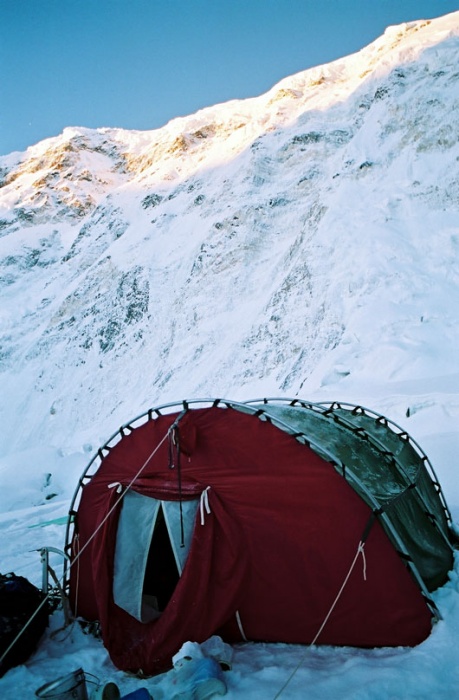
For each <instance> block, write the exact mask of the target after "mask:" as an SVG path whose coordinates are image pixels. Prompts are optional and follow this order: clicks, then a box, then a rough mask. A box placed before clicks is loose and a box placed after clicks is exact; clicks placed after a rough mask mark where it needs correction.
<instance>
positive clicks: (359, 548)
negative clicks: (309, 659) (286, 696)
mask: <svg viewBox="0 0 459 700" xmlns="http://www.w3.org/2000/svg"><path fill="white" fill-rule="evenodd" d="M376 516H377V512H374V511H373V512H372V513H371V515H370V518H369V520H368V522H367V524H366V526H365V529H364V531H363V534H362V537H361V538H360V540H359V543H358V545H357V550H356V552H355V555H354V559H353V560H352V563H351V565H350V567H349V570H348V572H347V574H346V576H345V577H344V581H343V583H342V584H341V588H340V589H339V591H338V593H337V595H336V597H335V600H334V601H333V603H332V604H331V606H330V609H329V611H328V613H327V614H326V616H325V618H324V621H323V622H322V624H321V626H320V628H319V630H318V631H317V633H316V635H315V637H314V639H313V640H312V642H311V644H310V645H309V646H311V647H312V646H314V644H316V643H317V640H318V639H319V637H320V635H321V634H322V632H323V629H324V627H325V625H326V624H327V622H328V620H329V619H330V616H331V614H332V613H333V610H334V609H335V608H336V605H337V603H338V601H339V599H340V598H341V595H342V593H343V591H344V589H345V588H346V585H347V583H348V581H349V579H350V577H351V574H352V572H353V571H354V569H355V566H356V564H357V561H358V559H359V557H360V556H361V557H362V576H363V580H364V581H366V580H367V560H366V557H365V543H366V540H367V538H368V535H369V534H370V530H371V528H372V527H373V523H374V522H375V519H376ZM305 659H306V654H304V655H303V656H302V657H301V659H300V660H299V662H298V664H297V665H296V667H295V668H294V669H293V671H292V673H291V674H290V676H289V677H288V678H287V680H286V682H285V683H284V685H283V686H282V688H281V689H280V690H279V691H278V692H277V693H276V695H275V696H274V698H273V700H277V698H279V697H280V696H281V695H282V693H283V692H284V690H285V689H286V687H287V686H288V684H289V683H290V681H291V680H292V679H293V677H294V676H295V674H296V673H297V672H298V671H299V670H300V668H301V666H302V665H303V663H304V662H305Z"/></svg>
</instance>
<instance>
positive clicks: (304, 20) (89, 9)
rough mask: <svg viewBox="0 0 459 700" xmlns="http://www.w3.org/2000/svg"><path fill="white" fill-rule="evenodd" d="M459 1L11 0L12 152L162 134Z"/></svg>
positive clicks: (4, 40)
mask: <svg viewBox="0 0 459 700" xmlns="http://www.w3.org/2000/svg"><path fill="white" fill-rule="evenodd" d="M455 10H459V1H458V0H456V1H452V0H314V1H312V0H0V154H1V155H3V154H6V153H10V152H11V151H14V150H25V149H26V148H27V147H28V146H30V145H33V144H34V143H36V142H37V141H40V140H41V139H44V138H47V137H49V136H57V135H58V134H59V133H61V131H62V130H63V129H64V128H65V127H66V126H86V127H105V126H109V127H122V128H126V129H154V128H157V127H160V126H162V125H163V124H165V123H166V122H168V121H169V120H170V119H172V118H174V117H177V116H183V115H186V114H191V113H193V112H195V111H197V110H198V109H200V108H202V107H206V106H209V105H213V104H216V103H219V102H225V101H227V100H230V99H240V98H244V97H255V96H256V95H259V94H261V93H263V92H265V91H267V90H269V88H271V87H272V86H273V85H274V84H275V83H277V82H278V81H279V80H281V79H282V78H285V77H286V76H288V75H292V74H293V73H297V72H298V71H302V70H306V69H307V68H310V67H312V66H315V65H320V64H322V63H327V62H329V61H332V60H334V59H336V58H340V57H342V56H346V55H348V54H350V53H353V52H355V51H358V50H359V49H361V48H363V47H364V46H366V45H367V44H369V43H370V42H371V41H373V40H374V39H376V38H377V37H378V36H380V35H381V34H382V33H383V31H384V29H385V28H386V27H387V26H389V25H391V24H399V23H401V22H404V21H410V20H414V19H426V18H432V17H438V16H440V15H443V14H446V13H449V12H453V11H455Z"/></svg>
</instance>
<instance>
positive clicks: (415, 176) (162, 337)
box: [0, 12, 459, 700]
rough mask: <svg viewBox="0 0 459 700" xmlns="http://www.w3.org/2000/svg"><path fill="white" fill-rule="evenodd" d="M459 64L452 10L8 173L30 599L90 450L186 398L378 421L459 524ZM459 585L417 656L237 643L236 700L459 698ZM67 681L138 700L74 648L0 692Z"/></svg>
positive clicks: (2, 421) (18, 455) (10, 335)
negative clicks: (273, 403) (247, 95)
mask: <svg viewBox="0 0 459 700" xmlns="http://www.w3.org/2000/svg"><path fill="white" fill-rule="evenodd" d="M458 66H459V12H458V13H454V14H452V15H448V16H446V17H443V18H439V19H437V20H433V21H431V22H423V21H420V22H414V23H410V24H406V25H401V26H398V27H391V28H389V29H388V30H387V31H386V32H385V34H384V35H383V36H382V37H381V38H380V39H378V40H377V41H375V42H374V43H373V44H371V45H370V46H368V47H367V48H365V49H363V50H362V51H360V52H359V53H357V54H355V55H353V56H349V57H347V58H344V59H342V60H339V61H335V62H333V63H331V64H328V65H325V66H320V67H317V68H314V69H312V70H308V71H305V72H302V73H299V74H297V75H294V76H292V77H289V78H286V79H285V80H283V81H282V82H281V83H279V84H278V85H276V86H275V87H273V89H272V90H270V91H269V92H268V93H267V94H265V95H262V96H260V97H256V98H254V99H250V100H244V101H233V102H229V103H227V104H223V105H217V106H215V107H212V108H208V109H205V110H202V111H200V112H198V113H197V114H195V115H191V116H189V117H186V118H181V119H176V120H174V121H172V122H170V123H169V124H167V125H166V126H165V127H163V128H162V129H158V130H155V131H150V132H128V131H123V130H115V129H98V130H89V129H84V128H68V129H66V130H65V131H64V132H63V134H61V135H60V136H58V137H56V138H52V139H48V140H46V141H43V142H41V143H39V144H37V145H35V146H32V147H30V148H29V149H28V150H27V151H26V152H24V153H12V154H11V155H9V156H7V157H4V158H1V159H0V184H1V186H0V280H1V282H0V479H1V485H2V489H1V491H0V531H1V537H0V543H1V544H0V548H1V549H0V551H1V562H2V564H1V570H2V571H9V570H15V571H16V572H17V573H20V574H23V575H25V576H27V577H29V578H30V579H31V580H33V581H34V582H35V583H37V584H39V583H40V569H39V565H38V556H37V553H36V552H34V551H33V550H34V549H37V548H38V547H40V546H43V544H48V545H52V546H55V547H62V546H63V528H62V525H60V522H61V520H60V519H61V518H63V516H65V515H66V513H67V511H68V503H69V499H70V495H71V494H72V492H73V490H74V488H75V486H76V483H77V479H78V476H79V474H80V472H81V470H82V468H83V466H84V465H85V463H86V461H88V459H89V453H91V452H92V451H93V450H95V449H96V448H97V447H98V446H99V445H100V444H101V443H102V442H103V441H104V440H106V439H107V438H108V437H109V436H110V435H111V434H112V433H113V432H114V431H115V430H116V429H117V428H118V426H119V425H120V424H121V423H124V422H125V421H128V420H130V419H131V418H132V417H133V416H136V415H138V414H139V413H141V412H142V411H143V410H145V409H146V408H148V407H149V406H152V405H155V404H158V403H163V402H167V401H169V400H179V399H182V398H191V397H202V396H226V397H229V398H233V399H243V398H246V399H248V398H254V397H256V396H261V395H271V396H272V395H283V396H285V395H286V396H300V397H303V398H308V399H315V400H320V399H341V400H349V401H352V402H355V403H363V404H366V405H369V406H370V407H371V408H373V409H375V410H379V411H380V412H382V413H385V414H386V415H388V416H389V417H390V418H391V419H393V420H395V421H397V422H398V423H401V424H402V425H403V426H404V427H405V428H406V429H407V430H408V432H410V433H411V434H412V435H413V436H414V437H415V438H416V439H418V440H419V442H420V443H421V446H422V447H423V448H424V450H425V451H426V452H427V454H428V455H429V457H430V459H431V461H432V463H433V464H434V467H435V469H436V471H437V473H438V474H439V476H440V481H441V482H442V484H443V488H444V492H445V495H446V498H447V501H448V503H449V505H450V507H451V510H452V513H453V516H454V518H455V520H457V519H458V518H459V480H458V478H457V465H456V463H457V454H458V452H459V430H458V416H459V363H458V359H457V358H458V353H457V348H458V346H459V211H458V210H459V121H458V116H457V115H458V114H459V111H458V109H459V68H458ZM49 521H53V522H52V524H48V525H46V523H47V522H49ZM39 525H46V527H39ZM458 580H459V579H458V571H457V566H456V570H455V572H453V573H452V575H451V581H450V582H449V583H448V584H447V586H446V587H444V588H443V589H442V590H440V591H438V592H437V593H436V594H435V595H436V602H437V604H438V606H439V608H440V610H441V611H442V614H443V616H444V621H443V622H441V623H439V624H438V625H437V626H436V628H435V630H434V632H433V634H432V635H431V637H430V638H429V639H428V640H427V641H426V642H425V643H424V645H422V646H421V647H419V648H417V649H414V650H391V651H388V650H376V651H375V650H366V651H364V652H356V651H355V650H340V651H337V650H327V649H313V650H309V651H306V652H305V651H304V649H300V648H296V649H293V650H292V648H289V647H285V646H283V645H282V646H277V647H272V646H271V647H264V646H263V645H259V646H255V645H253V646H251V647H250V646H249V647H244V648H242V649H241V650H240V651H238V652H237V656H236V663H235V667H234V671H233V672H232V674H231V675H230V676H228V679H229V680H228V682H229V693H228V698H242V697H244V698H258V697H271V696H272V697H274V695H275V693H276V692H277V691H278V689H279V688H280V687H282V685H283V684H284V682H285V681H286V680H287V678H288V676H289V675H290V673H291V672H292V670H293V669H294V668H295V666H296V665H297V663H298V660H299V659H300V658H304V659H305V661H304V664H303V667H302V668H301V670H300V672H299V673H298V674H297V676H296V678H295V682H294V683H292V685H291V686H289V689H288V691H287V692H286V693H285V694H284V695H283V697H289V698H300V697H303V696H304V688H305V687H307V688H308V693H309V694H310V696H311V697H335V696H339V697H340V698H343V700H344V699H345V698H349V700H350V699H351V698H352V699H354V698H356V697H359V698H360V699H361V700H374V698H375V697H376V696H377V697H378V698H381V700H389V698H394V697H400V689H401V688H403V689H404V697H406V698H412V699H414V698H416V700H424V699H425V700H427V699H429V700H430V699H431V698H432V697H436V698H442V699H443V698H444V700H446V698H448V699H449V698H451V697H454V693H455V692H457V683H458V681H459V677H458V674H457V652H456V647H455V643H454V638H455V636H457V630H458V628H459V623H458V621H459V602H458V600H459V599H458V595H457V594H458V590H459V589H458ZM52 624H53V627H56V626H58V624H59V621H57V622H56V620H54V621H53V623H52ZM305 653H306V654H307V656H306V657H305V656H304V655H305ZM78 666H84V668H85V670H86V671H88V672H93V673H96V674H99V675H102V676H107V675H108V676H111V677H113V678H116V680H117V682H119V683H120V685H121V686H122V687H123V688H124V690H125V691H127V690H131V689H134V687H136V686H135V679H129V678H126V677H125V676H123V675H122V674H119V673H118V674H117V672H116V670H115V669H114V668H113V667H112V666H111V664H110V662H109V660H108V659H107V657H106V655H105V652H104V651H103V649H102V648H101V647H100V645H98V642H96V640H92V639H89V638H87V637H85V636H84V635H82V633H80V632H78V630H74V631H73V632H72V634H71V635H70V637H69V638H68V640H67V641H66V643H61V642H60V641H55V640H53V639H52V638H51V636H50V635H48V637H47V640H46V643H45V644H44V645H43V646H42V647H41V648H40V650H39V652H38V653H37V655H36V656H35V657H34V658H33V659H32V661H31V663H30V664H29V665H28V666H27V667H26V668H22V669H14V670H12V671H10V672H9V674H7V676H6V677H5V678H3V679H2V680H1V681H0V683H1V691H2V697H5V698H11V699H13V698H15V697H16V696H17V691H18V688H21V690H22V692H23V694H27V692H28V693H29V695H30V696H32V695H33V692H34V690H35V689H36V688H37V687H38V686H40V685H41V684H42V683H44V682H45V681H47V680H48V681H49V680H52V679H53V678H56V677H57V676H59V675H61V674H62V673H65V672H70V671H72V670H74V669H75V668H77V667H78ZM335 671H336V673H335ZM376 690H377V693H376ZM314 693H315V694H314Z"/></svg>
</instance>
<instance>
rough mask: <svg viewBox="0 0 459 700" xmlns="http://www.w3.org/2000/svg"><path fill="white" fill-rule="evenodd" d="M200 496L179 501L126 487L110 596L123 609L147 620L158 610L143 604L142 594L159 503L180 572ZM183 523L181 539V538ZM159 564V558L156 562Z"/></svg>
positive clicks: (186, 554) (180, 572)
mask: <svg viewBox="0 0 459 700" xmlns="http://www.w3.org/2000/svg"><path fill="white" fill-rule="evenodd" d="M198 506H199V499H197V500H193V501H183V502H182V513H181V514H180V503H179V502H177V501H158V500H156V499H155V498H149V497H148V496H143V495H141V494H140V493H136V492H135V491H131V490H129V491H128V492H127V493H126V494H125V495H124V497H123V504H122V508H121V513H120V518H119V521H118V531H117V536H116V548H115V562H114V573H113V599H114V601H115V603H116V604H117V605H118V606H119V607H120V608H123V610H125V611H126V612H128V613H129V614H130V615H132V616H133V617H135V618H136V620H139V621H140V622H148V621H150V620H152V619H154V617H157V616H158V615H159V614H160V613H159V612H158V611H155V610H154V609H153V608H152V607H151V606H149V605H146V604H145V603H146V601H145V596H144V595H143V586H144V580H145V572H146V567H147V561H148V553H149V550H150V544H151V540H152V537H153V532H154V529H155V525H156V520H157V517H158V513H159V509H160V508H161V507H162V509H163V513H164V520H165V522H166V527H167V530H168V533H169V538H170V542H171V546H172V551H173V552H174V557H175V561H176V564H177V569H178V572H179V574H180V575H181V574H182V571H183V568H184V566H185V562H186V559H187V557H188V552H189V550H190V545H191V538H192V536H193V530H194V522H195V519H196V511H197V509H198ZM182 524H183V541H182ZM157 565H158V566H159V567H160V566H161V561H160V560H159V561H158V562H157Z"/></svg>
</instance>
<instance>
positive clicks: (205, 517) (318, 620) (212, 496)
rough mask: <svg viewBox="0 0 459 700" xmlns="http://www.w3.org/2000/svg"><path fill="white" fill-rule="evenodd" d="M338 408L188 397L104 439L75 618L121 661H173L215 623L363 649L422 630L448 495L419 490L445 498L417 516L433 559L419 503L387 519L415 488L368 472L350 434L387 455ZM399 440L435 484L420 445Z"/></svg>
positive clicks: (444, 542) (84, 504) (383, 457)
mask: <svg viewBox="0 0 459 700" xmlns="http://www.w3.org/2000/svg"><path fill="white" fill-rule="evenodd" d="M279 405H280V408H281V413H279ZM336 406H338V409H336V408H334V407H333V406H332V407H331V408H330V407H328V408H327V407H318V406H314V405H313V404H304V403H299V402H296V401H293V402H290V403H287V404H284V403H282V402H281V404H279V402H277V403H276V402H272V404H270V403H269V402H265V403H264V404H237V403H235V402H228V401H223V402H222V401H215V402H213V403H211V404H210V405H208V404H204V406H203V407H202V406H201V404H198V407H194V406H193V402H183V404H181V405H180V407H179V409H177V407H172V408H168V409H167V410H166V411H165V410H164V408H162V409H161V410H160V409H155V410H151V411H149V412H148V413H147V414H145V416H142V417H141V421H140V422H141V424H140V425H134V424H135V423H136V421H137V422H139V419H136V420H135V421H133V422H132V423H131V424H128V425H126V426H124V427H123V428H122V429H121V431H120V433H119V434H117V436H116V437H114V438H112V439H111V441H109V443H107V445H106V446H105V447H104V448H102V449H101V450H100V451H99V453H98V456H97V459H94V460H93V461H92V462H91V463H90V465H89V467H88V469H87V471H86V473H85V474H84V476H83V479H82V488H81V489H79V491H78V496H77V497H78V498H79V505H78V510H77V513H76V518H75V520H76V523H75V529H74V531H73V534H72V537H71V547H70V548H71V553H72V566H71V569H70V593H71V599H72V604H73V607H74V611H75V613H76V614H77V615H78V616H82V617H83V618H85V619H87V620H99V621H100V624H101V631H102V636H103V640H104V644H105V645H106V647H107V649H108V651H109V653H110V656H111V658H112V660H113V662H114V663H115V665H116V666H117V667H118V668H121V669H124V670H130V671H138V670H139V669H141V670H142V671H143V672H144V673H146V674H152V673H155V672H158V671H161V670H164V669H165V668H167V667H168V666H169V665H170V662H171V657H172V656H173V654H175V653H176V652H177V650H178V649H179V648H180V647H181V645H182V644H183V643H184V642H185V641H187V640H193V641H197V642H202V641H204V640H206V639H207V638H209V637H210V636H211V635H213V634H219V635H221V636H222V637H223V638H224V639H225V640H226V641H230V642H240V641H243V640H250V641H265V642H266V641H268V642H291V643H304V644H310V643H312V642H314V643H320V644H333V645H335V644H336V645H354V646H360V647H362V646H363V647H372V646H383V645H384V646H385V645H397V646H398V645H415V644H418V643H419V642H421V641H422V640H423V639H425V638H426V636H427V635H428V634H429V633H430V629H431V622H432V616H433V615H434V616H435V613H436V611H435V606H434V604H433V603H432V601H431V600H430V597H429V590H431V589H433V588H434V587H436V586H437V585H439V584H440V583H442V582H443V581H444V580H445V578H446V576H447V572H448V569H449V568H450V567H451V565H452V554H451V546H450V545H449V543H448V517H449V515H448V512H447V509H446V507H445V505H444V503H443V502H441V492H439V490H437V489H435V488H433V487H432V488H430V486H429V488H428V489H427V496H426V495H425V494H422V493H421V495H422V497H423V499H424V502H425V499H426V498H427V499H430V500H431V501H432V502H433V499H435V500H436V501H438V504H439V505H438V508H437V509H436V511H435V512H434V516H432V517H430V518H427V517H425V520H426V524H425V525H424V524H423V527H424V526H425V528H427V529H428V533H429V537H430V536H431V535H432V537H433V536H434V531H435V537H436V540H435V542H433V545H432V548H431V549H432V552H434V550H435V551H436V552H437V553H436V554H435V555H434V554H432V557H433V559H434V560H435V561H433V562H432V561H431V560H430V559H429V561H428V562H427V564H426V566H424V564H423V562H421V563H420V564H419V563H417V562H416V552H415V549H416V548H415V547H414V545H413V551H411V550H410V549H409V547H410V546H411V545H410V543H409V542H408V540H409V539H410V536H409V532H410V528H411V527H413V528H414V527H415V526H417V523H413V522H410V521H409V518H414V517H416V518H417V517H418V513H417V511H415V509H414V506H413V504H412V502H411V501H410V502H408V501H406V502H405V505H404V506H403V509H404V510H405V511H406V512H407V516H406V517H407V518H408V520H406V521H405V524H404V527H405V530H406V532H405V534H403V533H402V535H401V536H400V537H401V539H398V535H397V532H395V533H394V532H393V530H394V528H395V527H396V526H397V523H398V520H397V518H399V519H400V517H399V516H400V504H401V499H403V494H405V493H406V494H408V495H407V496H406V499H411V498H412V494H413V492H415V491H416V490H417V489H415V488H413V487H409V488H408V487H407V486H406V484H404V485H403V484H402V486H401V487H400V488H399V493H398V502H397V503H396V502H395V501H396V500H397V499H395V501H394V497H393V496H394V494H393V483H392V482H393V479H394V477H392V476H391V477H390V478H389V477H388V478H387V480H388V482H389V483H390V484H391V485H390V492H391V494H392V495H391V497H390V499H389V500H387V499H386V500H384V498H381V497H378V498H377V497H376V496H375V495H374V494H372V493H371V492H370V491H369V490H368V489H367V487H365V486H364V485H363V482H362V478H361V477H362V474H360V475H357V476H356V467H355V464H354V463H355V462H356V460H357V461H358V459H359V456H358V455H357V457H356V455H355V453H356V450H355V445H354V443H356V441H357V443H356V444H360V443H362V445H361V451H362V455H363V456H362V461H363V463H364V464H366V462H365V459H367V457H366V456H365V455H367V453H368V454H371V455H373V457H375V454H376V458H378V452H377V449H376V447H375V445H374V444H370V446H369V444H368V434H370V438H371V431H370V430H367V431H366V434H367V439H366V444H363V443H364V442H365V440H363V439H362V428H361V427H360V432H359V426H357V427H356V425H355V424H354V428H353V430H350V429H349V428H347V427H346V426H344V427H343V424H342V423H343V422H342V421H341V423H340V420H339V419H338V420H337V416H339V415H340V411H341V413H342V414H343V416H344V417H343V421H344V423H345V421H346V420H347V419H348V416H351V414H352V412H351V410H350V409H348V408H345V409H343V408H342V407H341V406H339V405H336ZM353 408H355V407H353ZM180 409H181V410H180ZM327 410H328V411H329V413H328V414H327ZM359 410H360V409H359ZM171 411H172V412H171ZM276 411H277V413H276ZM306 413H307V415H308V416H309V420H310V421H311V420H312V423H311V422H310V423H308V422H307V421H305V418H304V415H305V414H306ZM290 414H291V416H290V418H289V419H288V420H287V419H286V416H287V418H288V416H289V415H290ZM344 414H348V415H344ZM332 415H333V418H331V417H330V416H332ZM355 415H356V416H357V417H358V419H359V421H360V424H361V423H362V420H363V417H365V418H368V419H369V420H371V421H372V422H373V423H374V425H375V432H376V433H378V431H379V438H380V437H381V434H382V433H381V430H380V428H381V426H382V425H383V426H384V431H385V432H386V433H390V436H391V437H390V439H391V440H392V441H393V440H394V439H395V438H397V440H398V438H399V435H406V433H403V434H402V432H401V431H399V432H397V431H396V430H395V431H394V429H393V426H392V425H389V424H388V422H387V421H386V422H385V423H384V424H383V423H381V422H380V423H379V425H377V418H381V417H374V416H373V415H370V414H369V413H367V412H363V413H362V412H360V413H358V412H357V413H356V414H355ZM299 419H301V421H302V422H301V421H300V422H301V426H302V428H303V430H301V431H299V430H298V425H299V423H298V420H299ZM384 420H385V419H384ZM314 421H316V422H317V426H319V422H320V421H321V423H320V426H319V428H320V429H319V428H317V427H316V428H314ZM325 426H328V431H329V439H328V443H327V441H326V439H325V438H324V435H326V434H327V433H326V431H325ZM338 428H339V429H338ZM313 430H314V431H315V432H314V435H312V431H313ZM321 430H322V432H321ZM337 431H338V437H337ZM340 431H341V433H340ZM346 436H347V440H345V439H344V438H345V437H346ZM394 436H395V437H394ZM379 438H378V439H379ZM402 439H404V440H405V442H404V443H403V447H409V448H410V449H411V451H412V455H411V462H412V461H413V458H412V457H413V454H416V455H417V456H418V462H419V464H418V466H417V469H418V468H421V467H422V469H423V473H422V478H423V480H425V478H427V481H428V483H429V484H430V485H431V484H432V482H433V481H434V479H432V478H431V477H429V476H426V475H427V471H426V458H425V456H424V455H423V453H422V455H419V454H418V453H419V450H418V449H417V446H416V443H414V442H413V441H411V440H410V439H408V438H403V437H402V438H400V440H402ZM400 440H399V441H400ZM379 441H380V442H381V440H379ZM375 442H376V440H375V439H373V443H375ZM111 443H114V444H111ZM370 443H371V439H370ZM337 444H340V445H344V447H343V450H342V453H341V454H339V450H337V448H336V445H337ZM353 445H354V447H353ZM370 447H371V449H370ZM379 449H380V453H379V458H378V459H379V461H378V459H376V461H377V462H378V469H380V467H381V464H383V465H384V464H385V462H387V463H388V464H389V462H390V459H392V461H394V453H396V452H397V450H395V449H393V450H392V452H391V458H389V456H388V455H389V452H388V450H387V441H386V446H385V448H384V450H385V454H383V452H384V450H383V448H382V447H380V448H379ZM398 452H400V450H399V451H398ZM347 453H349V455H348V460H347V464H346V463H345V461H344V460H343V458H342V457H343V454H347ZM351 454H352V457H351ZM397 459H398V458H397ZM397 459H396V460H395V461H397ZM367 461H368V460H367ZM408 461H409V460H408ZM95 462H98V468H97V470H96V471H95V472H94V473H90V472H91V470H92V469H94V466H95ZM380 463H381V464H380ZM419 465H420V466H419ZM366 471H368V470H367V469H365V472H366ZM376 471H377V470H376ZM424 472H425V474H424ZM373 476H374V475H373ZM373 480H374V479H373ZM370 481H371V479H370ZM378 483H380V480H378ZM410 492H411V493H410ZM413 503H414V501H413ZM405 506H406V507H405ZM403 509H402V511H403ZM421 510H422V511H423V512H424V513H425V508H424V506H422V508H421ZM429 510H433V508H429ZM397 513H398V515H397ZM402 516H403V512H402ZM403 517H404V516H403ZM434 518H436V519H437V521H438V522H437V524H436V525H435V526H433V525H432V520H433V519H434ZM394 523H395V525H394ZM438 523H439V524H438ZM397 527H398V526H397ZM439 529H441V530H442V534H441V536H439V535H438V531H439ZM431 530H432V533H431ZM407 533H408V534H407ZM445 533H446V535H445ZM405 535H406V536H405ZM69 539H70V538H69ZM425 539H426V537H425V533H424V535H423V540H424V542H423V545H422V546H423V548H424V547H425V546H426V545H425ZM439 541H441V545H440V544H439ZM407 543H408V544H407ZM427 550H429V546H428V545H427ZM413 552H414V554H413ZM439 552H440V553H439ZM435 557H436V559H435ZM423 568H424V569H425V571H427V573H425V571H423ZM429 577H430V579H429V580H430V583H429V581H427V579H428V578H429ZM426 581H427V583H426Z"/></svg>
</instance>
